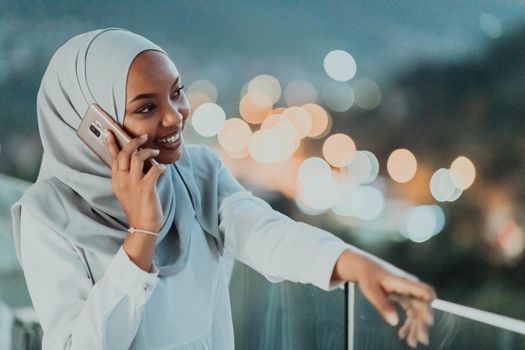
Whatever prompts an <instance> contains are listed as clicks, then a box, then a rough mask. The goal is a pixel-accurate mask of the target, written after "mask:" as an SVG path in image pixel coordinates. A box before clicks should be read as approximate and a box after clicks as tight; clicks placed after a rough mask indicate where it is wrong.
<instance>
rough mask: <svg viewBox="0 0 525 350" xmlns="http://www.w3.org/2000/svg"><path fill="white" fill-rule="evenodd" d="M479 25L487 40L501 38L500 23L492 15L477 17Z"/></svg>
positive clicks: (483, 14)
mask: <svg viewBox="0 0 525 350" xmlns="http://www.w3.org/2000/svg"><path fill="white" fill-rule="evenodd" d="M479 25H480V26H481V30H482V31H483V33H485V35H486V36H488V37H489V38H492V39H496V38H499V37H500V36H501V32H502V30H501V21H500V20H499V18H498V17H496V16H494V15H493V14H492V13H488V12H485V13H482V14H481V16H479Z"/></svg>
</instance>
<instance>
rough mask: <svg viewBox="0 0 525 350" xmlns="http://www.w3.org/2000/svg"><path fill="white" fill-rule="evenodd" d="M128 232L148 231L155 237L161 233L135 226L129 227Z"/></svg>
mask: <svg viewBox="0 0 525 350" xmlns="http://www.w3.org/2000/svg"><path fill="white" fill-rule="evenodd" d="M128 232H129V233H135V232H142V233H147V234H148V235H152V236H155V237H156V236H158V235H159V234H158V233H155V232H151V231H146V230H141V229H139V228H135V227H133V226H131V227H130V228H128Z"/></svg>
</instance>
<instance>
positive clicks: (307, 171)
mask: <svg viewBox="0 0 525 350" xmlns="http://www.w3.org/2000/svg"><path fill="white" fill-rule="evenodd" d="M330 175H331V169H330V165H329V164H328V163H327V162H326V161H325V160H324V159H322V158H319V157H310V158H307V159H305V160H304V161H303V162H302V163H301V165H300V166H299V171H298V173H297V180H298V181H299V183H301V184H304V183H305V182H306V181H307V180H309V179H310V178H312V177H319V176H330Z"/></svg>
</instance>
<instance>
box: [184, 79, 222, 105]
mask: <svg viewBox="0 0 525 350" xmlns="http://www.w3.org/2000/svg"><path fill="white" fill-rule="evenodd" d="M187 92H188V94H189V95H192V94H204V95H206V96H208V97H209V98H210V102H217V95H218V93H217V87H216V86H215V84H213V83H212V82H211V81H209V80H205V79H202V80H197V81H195V82H193V83H191V85H190V86H189V87H188V90H187Z"/></svg>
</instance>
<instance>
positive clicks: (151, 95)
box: [128, 76, 180, 104]
mask: <svg viewBox="0 0 525 350" xmlns="http://www.w3.org/2000/svg"><path fill="white" fill-rule="evenodd" d="M179 77H180V76H179ZM179 77H177V78H176V79H175V81H174V82H173V85H171V88H170V90H171V89H173V88H174V87H175V85H177V82H178V81H179ZM155 96H156V94H154V93H145V94H140V95H137V96H135V97H134V98H133V99H132V100H131V101H129V102H128V104H131V103H133V102H135V101H137V100H142V99H145V98H151V97H155Z"/></svg>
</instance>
